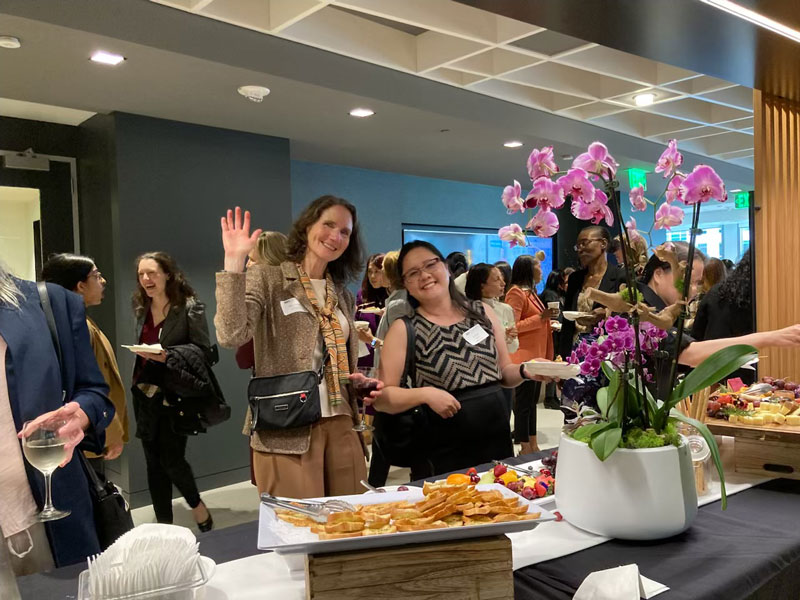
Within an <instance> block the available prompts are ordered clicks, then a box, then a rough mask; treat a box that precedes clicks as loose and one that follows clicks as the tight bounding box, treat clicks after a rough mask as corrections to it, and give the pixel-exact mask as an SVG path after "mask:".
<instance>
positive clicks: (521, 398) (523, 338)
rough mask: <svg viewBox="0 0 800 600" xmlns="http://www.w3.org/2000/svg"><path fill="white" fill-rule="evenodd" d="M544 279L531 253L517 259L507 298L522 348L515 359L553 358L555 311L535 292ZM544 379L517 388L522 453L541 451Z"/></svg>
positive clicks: (517, 427) (516, 417) (518, 438)
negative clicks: (538, 437) (538, 416)
mask: <svg viewBox="0 0 800 600" xmlns="http://www.w3.org/2000/svg"><path fill="white" fill-rule="evenodd" d="M541 280H542V267H541V265H540V264H539V261H538V260H536V259H535V258H534V257H532V256H528V255H523V256H520V257H518V258H517V260H515V261H514V268H513V269H512V270H511V287H510V288H509V290H508V293H507V294H506V299H505V302H506V304H508V305H509V306H511V308H513V309H514V320H515V321H516V324H517V332H518V334H519V350H517V351H516V352H515V353H514V354H512V355H511V360H512V361H514V362H519V363H522V362H525V361H528V360H531V359H533V358H546V359H548V360H552V358H553V335H552V333H553V332H552V331H551V329H550V319H551V318H555V311H551V310H550V309H548V308H547V307H546V306H545V305H544V304H542V301H541V300H539V296H538V295H537V294H536V284H537V283H539V282H540V281H541ZM540 390H541V383H540V382H538V381H525V382H523V383H522V385H520V386H518V387H517V388H516V390H515V392H514V442H515V443H517V444H521V445H522V448H521V450H520V454H530V453H531V452H538V450H539V445H538V443H537V441H536V403H537V401H538V400H539V393H540Z"/></svg>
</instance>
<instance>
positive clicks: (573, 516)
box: [556, 434, 697, 540]
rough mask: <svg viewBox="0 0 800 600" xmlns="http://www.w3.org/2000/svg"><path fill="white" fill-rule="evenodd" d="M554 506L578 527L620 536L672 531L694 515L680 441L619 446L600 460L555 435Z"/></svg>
mask: <svg viewBox="0 0 800 600" xmlns="http://www.w3.org/2000/svg"><path fill="white" fill-rule="evenodd" d="M556 504H557V505H558V510H559V511H560V512H561V514H562V515H563V516H564V518H565V519H566V520H567V521H569V522H570V523H572V524H573V525H575V526H576V527H580V528H581V529H585V530H586V531H590V532H592V533H595V534H598V535H602V536H605V537H613V538H619V539H623V540H657V539H662V538H666V537H669V536H672V535H677V534H678V533H681V532H682V531H685V530H686V529H688V527H689V526H690V525H691V524H692V521H694V518H695V516H696V515H697V491H696V489H695V483H694V473H693V471H692V457H691V453H690V451H689V447H688V445H687V444H686V440H685V439H684V440H683V444H682V445H681V446H680V447H679V448H676V447H675V446H666V447H663V448H645V449H639V450H626V449H619V450H617V451H616V452H614V454H612V455H611V456H610V457H609V458H608V459H606V460H605V461H604V462H601V461H600V460H599V459H598V458H597V456H596V455H595V453H594V451H592V449H591V448H589V446H588V445H587V444H584V443H582V442H577V441H575V440H573V439H572V438H571V437H569V436H567V435H564V434H561V443H560V444H559V446H558V467H557V473H556Z"/></svg>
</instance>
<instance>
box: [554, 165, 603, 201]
mask: <svg viewBox="0 0 800 600" xmlns="http://www.w3.org/2000/svg"><path fill="white" fill-rule="evenodd" d="M556 183H558V185H560V186H561V189H562V190H564V194H568V195H571V196H572V200H573V201H575V200H581V201H583V202H585V203H587V204H588V203H589V202H591V201H592V200H594V192H595V189H594V186H593V185H592V182H591V181H589V177H588V174H587V173H586V171H584V170H583V169H570V170H569V171H567V174H566V175H564V176H563V177H560V178H559V179H558V181H556Z"/></svg>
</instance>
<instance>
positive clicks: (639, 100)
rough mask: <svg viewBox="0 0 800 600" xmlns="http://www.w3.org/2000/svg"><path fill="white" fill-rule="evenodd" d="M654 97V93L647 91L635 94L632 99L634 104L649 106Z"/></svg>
mask: <svg viewBox="0 0 800 600" xmlns="http://www.w3.org/2000/svg"><path fill="white" fill-rule="evenodd" d="M655 99H656V95H655V94H651V93H650V92H647V93H646V94H636V95H635V96H634V97H633V101H634V102H635V103H636V106H650V105H651V104H652V103H653V100H655Z"/></svg>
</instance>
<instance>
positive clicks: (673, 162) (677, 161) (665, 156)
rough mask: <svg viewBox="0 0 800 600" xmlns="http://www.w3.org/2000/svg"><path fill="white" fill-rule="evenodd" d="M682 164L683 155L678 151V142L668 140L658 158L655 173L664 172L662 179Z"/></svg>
mask: <svg viewBox="0 0 800 600" xmlns="http://www.w3.org/2000/svg"><path fill="white" fill-rule="evenodd" d="M682 164H683V155H682V154H681V153H680V152H678V142H677V141H676V140H670V141H669V142H668V143H667V149H666V150H664V152H662V153H661V157H660V158H659V159H658V163H657V164H656V168H655V171H656V173H661V172H663V173H664V179H666V178H667V177H669V176H670V175H672V174H673V173H674V172H675V169H677V168H678V167H680V166H681V165H682Z"/></svg>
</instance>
